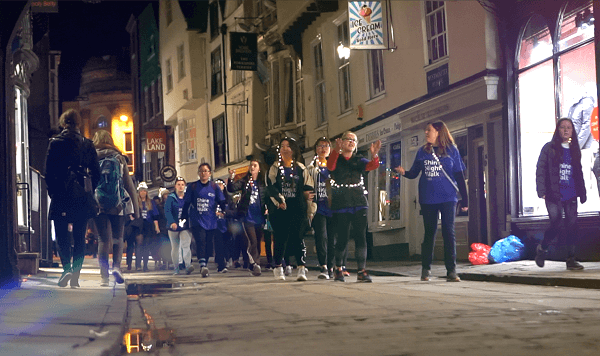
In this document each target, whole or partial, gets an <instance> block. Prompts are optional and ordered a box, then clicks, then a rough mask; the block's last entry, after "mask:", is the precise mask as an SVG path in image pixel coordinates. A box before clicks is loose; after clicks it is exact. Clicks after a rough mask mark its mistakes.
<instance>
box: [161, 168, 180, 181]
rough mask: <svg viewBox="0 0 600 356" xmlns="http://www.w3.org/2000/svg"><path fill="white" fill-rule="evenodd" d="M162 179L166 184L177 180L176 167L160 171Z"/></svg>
mask: <svg viewBox="0 0 600 356" xmlns="http://www.w3.org/2000/svg"><path fill="white" fill-rule="evenodd" d="M159 174H160V179H162V180H163V181H164V182H172V181H174V180H175V178H177V170H176V169H175V167H173V166H170V165H166V166H164V167H162V168H161V169H160V173H159Z"/></svg>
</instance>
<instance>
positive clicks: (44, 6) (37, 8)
mask: <svg viewBox="0 0 600 356" xmlns="http://www.w3.org/2000/svg"><path fill="white" fill-rule="evenodd" d="M31 12H46V13H57V12H58V1H56V0H53V1H51V0H43V1H42V0H40V1H32V2H31Z"/></svg>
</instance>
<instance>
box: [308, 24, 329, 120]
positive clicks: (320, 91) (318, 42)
mask: <svg viewBox="0 0 600 356" xmlns="http://www.w3.org/2000/svg"><path fill="white" fill-rule="evenodd" d="M310 47H311V54H312V56H311V57H312V60H313V78H314V88H313V89H314V93H315V109H316V113H317V117H316V119H317V127H321V126H324V125H326V124H327V123H328V122H329V120H328V117H327V95H326V93H327V83H326V81H325V71H324V69H323V41H322V39H321V35H320V34H319V35H318V36H317V38H316V39H315V40H314V41H313V42H312V43H311V46H310ZM316 48H318V53H319V58H318V59H317V51H316ZM318 62H320V65H319V63H318ZM319 68H321V71H319ZM319 105H321V109H319Z"/></svg>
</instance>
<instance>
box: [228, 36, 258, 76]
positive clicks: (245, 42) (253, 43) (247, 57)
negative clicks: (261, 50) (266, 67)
mask: <svg viewBox="0 0 600 356" xmlns="http://www.w3.org/2000/svg"><path fill="white" fill-rule="evenodd" d="M229 40H230V47H229V48H231V70H253V71H256V66H257V58H258V35H257V34H256V33H248V32H229Z"/></svg>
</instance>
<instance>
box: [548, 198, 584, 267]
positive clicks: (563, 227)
mask: <svg viewBox="0 0 600 356" xmlns="http://www.w3.org/2000/svg"><path fill="white" fill-rule="evenodd" d="M546 209H548V217H549V218H550V227H549V228H548V230H546V231H545V232H544V239H543V240H542V248H543V249H544V250H546V249H547V248H548V246H550V245H551V244H552V243H553V242H554V241H555V240H558V241H556V244H557V245H558V246H567V247H568V249H567V250H568V254H569V258H571V257H575V245H576V244H577V241H578V239H579V226H578V225H577V198H573V199H571V200H567V201H563V202H560V201H559V202H551V201H549V200H546ZM563 211H564V213H565V216H564V219H563ZM557 238H558V239H557Z"/></svg>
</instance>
